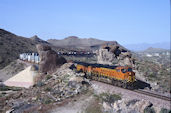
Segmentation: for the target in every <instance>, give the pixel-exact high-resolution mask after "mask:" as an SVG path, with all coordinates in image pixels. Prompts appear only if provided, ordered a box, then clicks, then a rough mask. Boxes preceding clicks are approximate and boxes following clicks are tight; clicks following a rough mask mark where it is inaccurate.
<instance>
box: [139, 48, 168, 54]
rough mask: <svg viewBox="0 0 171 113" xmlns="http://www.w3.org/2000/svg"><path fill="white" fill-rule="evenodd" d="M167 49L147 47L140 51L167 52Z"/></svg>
mask: <svg viewBox="0 0 171 113" xmlns="http://www.w3.org/2000/svg"><path fill="white" fill-rule="evenodd" d="M167 51H168V50H166V49H162V48H152V47H149V48H147V49H146V50H144V51H142V52H144V53H160V52H167Z"/></svg>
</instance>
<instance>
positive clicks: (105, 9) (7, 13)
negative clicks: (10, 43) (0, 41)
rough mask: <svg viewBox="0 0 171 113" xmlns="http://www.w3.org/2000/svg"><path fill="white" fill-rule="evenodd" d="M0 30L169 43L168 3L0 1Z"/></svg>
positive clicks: (147, 0) (156, 0)
mask: <svg viewBox="0 0 171 113" xmlns="http://www.w3.org/2000/svg"><path fill="white" fill-rule="evenodd" d="M0 14H1V16H0V28H3V29H5V30H8V31H10V32H13V33H15V34H17V35H20V36H25V37H31V36H33V35H38V36H39V37H40V38H42V39H44V40H47V39H50V38H56V39H62V38H65V37H67V36H78V37H80V38H90V37H91V38H98V39H102V40H108V41H112V40H116V41H118V42H119V43H121V44H132V43H133V44H135V43H157V42H169V41H170V1H169V0H0Z"/></svg>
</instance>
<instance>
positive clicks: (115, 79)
mask: <svg viewBox="0 0 171 113" xmlns="http://www.w3.org/2000/svg"><path fill="white" fill-rule="evenodd" d="M76 64H77V65H76V71H77V72H84V73H85V77H86V78H89V79H93V80H97V81H101V82H105V83H110V84H113V85H115V86H119V87H123V88H126V89H134V84H135V81H136V80H135V73H134V72H133V71H132V68H131V67H128V66H109V65H101V64H89V63H83V62H76Z"/></svg>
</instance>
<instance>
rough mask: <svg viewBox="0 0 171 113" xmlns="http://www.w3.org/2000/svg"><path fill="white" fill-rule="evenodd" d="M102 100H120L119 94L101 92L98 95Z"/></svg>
mask: <svg viewBox="0 0 171 113" xmlns="http://www.w3.org/2000/svg"><path fill="white" fill-rule="evenodd" d="M99 97H100V98H101V99H102V101H105V102H109V103H114V102H115V101H117V100H121V96H120V95H117V94H108V93H102V94H100V95H99Z"/></svg>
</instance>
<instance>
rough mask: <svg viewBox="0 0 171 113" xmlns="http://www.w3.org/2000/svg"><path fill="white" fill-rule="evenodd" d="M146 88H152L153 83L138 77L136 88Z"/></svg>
mask: <svg viewBox="0 0 171 113" xmlns="http://www.w3.org/2000/svg"><path fill="white" fill-rule="evenodd" d="M145 88H149V89H151V85H150V84H149V83H146V82H144V81H141V80H138V79H137V81H136V82H135V89H145Z"/></svg>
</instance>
